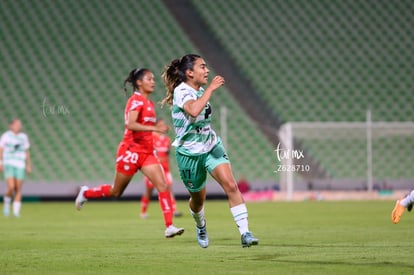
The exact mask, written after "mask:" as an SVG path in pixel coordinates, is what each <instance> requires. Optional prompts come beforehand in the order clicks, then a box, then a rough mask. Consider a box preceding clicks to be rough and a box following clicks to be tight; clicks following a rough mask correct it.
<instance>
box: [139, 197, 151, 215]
mask: <svg viewBox="0 0 414 275" xmlns="http://www.w3.org/2000/svg"><path fill="white" fill-rule="evenodd" d="M149 203H150V200H149V199H148V198H147V197H144V196H142V198H141V214H144V213H147V208H148V204H149Z"/></svg>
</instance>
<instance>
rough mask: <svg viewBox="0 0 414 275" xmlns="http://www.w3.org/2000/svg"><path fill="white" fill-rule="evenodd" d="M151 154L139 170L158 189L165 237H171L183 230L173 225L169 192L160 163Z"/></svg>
mask: <svg viewBox="0 0 414 275" xmlns="http://www.w3.org/2000/svg"><path fill="white" fill-rule="evenodd" d="M152 158H153V156H149V157H148V162H147V164H145V165H143V166H142V167H141V172H142V173H143V174H144V175H145V176H146V177H147V178H148V179H149V180H150V181H151V182H152V184H153V185H154V187H155V188H156V189H157V191H158V201H159V204H160V207H161V210H162V213H163V215H164V223H165V226H166V230H165V237H167V238H172V237H174V236H176V235H181V234H182V233H183V232H184V229H183V228H176V227H175V226H174V225H173V212H172V206H171V194H170V192H169V190H168V186H167V183H166V182H165V178H164V173H163V171H162V167H161V164H159V163H157V162H155V161H154V162H153V161H152V160H151V159H152Z"/></svg>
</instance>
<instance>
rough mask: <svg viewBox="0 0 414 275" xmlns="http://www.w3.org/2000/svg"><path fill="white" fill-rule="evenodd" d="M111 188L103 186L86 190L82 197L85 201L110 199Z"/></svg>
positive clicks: (107, 185)
mask: <svg viewBox="0 0 414 275" xmlns="http://www.w3.org/2000/svg"><path fill="white" fill-rule="evenodd" d="M111 188H112V186H111V185H109V184H104V185H101V186H98V187H95V188H91V189H88V190H86V191H85V193H84V194H83V195H84V196H85V198H87V199H92V198H103V197H110V196H111Z"/></svg>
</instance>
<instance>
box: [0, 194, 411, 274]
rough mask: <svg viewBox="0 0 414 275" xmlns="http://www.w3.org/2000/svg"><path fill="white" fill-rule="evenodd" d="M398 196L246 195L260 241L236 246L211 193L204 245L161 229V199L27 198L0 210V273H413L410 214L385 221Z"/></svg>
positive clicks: (224, 208) (190, 231) (181, 221)
mask: <svg viewBox="0 0 414 275" xmlns="http://www.w3.org/2000/svg"><path fill="white" fill-rule="evenodd" d="M393 205H394V202H391V201H384V202H381V201H375V202H374V201H369V202H292V203H282V202H276V203H267V202H266V203H248V204H247V206H248V210H249V222H250V229H251V231H253V233H254V234H255V235H256V236H257V237H258V238H259V239H260V244H259V246H256V247H250V248H242V247H241V243H240V235H239V233H238V230H237V228H236V226H235V224H234V222H233V219H232V217H231V214H230V211H229V208H228V204H227V202H226V201H207V203H206V207H205V211H206V218H207V229H208V233H209V238H210V246H209V247H208V248H207V249H201V248H200V247H199V246H198V244H197V242H196V240H195V229H194V222H193V220H192V218H191V217H190V215H189V214H188V210H187V203H186V202H179V204H178V207H179V209H180V210H181V211H182V212H183V213H184V216H183V217H181V218H176V219H175V222H174V223H175V224H176V225H177V226H182V227H185V229H186V232H185V233H184V234H183V235H182V236H180V237H176V238H174V239H165V238H164V235H163V233H164V226H163V219H162V216H161V211H160V209H159V206H158V203H157V202H155V201H154V202H152V203H151V205H150V209H149V214H150V217H149V218H148V219H146V220H142V219H141V218H139V203H138V202H136V203H133V202H93V201H92V202H88V203H87V204H86V205H85V207H84V209H83V210H82V211H80V212H78V211H76V210H75V208H74V203H24V204H23V207H22V217H21V218H19V219H15V218H12V217H9V218H5V217H0V273H1V274H412V273H413V272H414V261H413V252H414V246H413V244H414V234H412V229H413V226H414V215H413V214H411V213H404V215H403V217H402V220H401V221H400V223H399V224H398V225H394V224H392V223H391V220H390V212H391V210H392V208H393Z"/></svg>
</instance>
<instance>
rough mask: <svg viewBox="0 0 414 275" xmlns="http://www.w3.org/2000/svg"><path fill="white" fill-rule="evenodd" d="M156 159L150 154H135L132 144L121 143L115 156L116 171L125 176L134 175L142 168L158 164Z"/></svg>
mask: <svg viewBox="0 0 414 275" xmlns="http://www.w3.org/2000/svg"><path fill="white" fill-rule="evenodd" d="M159 163H160V161H159V159H158V157H157V156H156V155H155V154H154V152H151V153H142V152H137V146H134V144H133V143H125V142H121V143H120V144H119V146H118V152H117V154H116V171H117V172H119V173H122V174H124V175H127V176H132V175H134V174H135V173H136V172H137V171H138V169H141V167H143V166H147V165H152V164H159Z"/></svg>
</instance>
